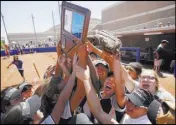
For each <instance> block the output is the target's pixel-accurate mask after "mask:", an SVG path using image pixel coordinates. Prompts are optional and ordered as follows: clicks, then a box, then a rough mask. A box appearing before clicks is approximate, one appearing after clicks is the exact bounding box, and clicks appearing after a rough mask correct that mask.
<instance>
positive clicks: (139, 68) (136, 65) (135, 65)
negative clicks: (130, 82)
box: [127, 62, 142, 75]
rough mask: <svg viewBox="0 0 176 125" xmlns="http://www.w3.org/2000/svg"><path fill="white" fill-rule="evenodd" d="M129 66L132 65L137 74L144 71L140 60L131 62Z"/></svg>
mask: <svg viewBox="0 0 176 125" xmlns="http://www.w3.org/2000/svg"><path fill="white" fill-rule="evenodd" d="M127 66H130V67H131V68H132V70H133V71H135V72H136V74H137V75H140V74H141V72H142V65H141V64H140V63H139V62H131V63H129V64H128V65H127Z"/></svg>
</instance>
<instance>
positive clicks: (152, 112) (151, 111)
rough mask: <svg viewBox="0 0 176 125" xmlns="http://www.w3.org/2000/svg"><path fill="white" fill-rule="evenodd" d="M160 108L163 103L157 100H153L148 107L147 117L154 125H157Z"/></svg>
mask: <svg viewBox="0 0 176 125" xmlns="http://www.w3.org/2000/svg"><path fill="white" fill-rule="evenodd" d="M160 107H161V103H160V102H159V101H157V100H153V101H152V103H151V104H150V105H149V107H148V112H147V116H148V118H149V120H150V121H151V122H152V124H156V117H157V114H158V110H159V108H160Z"/></svg>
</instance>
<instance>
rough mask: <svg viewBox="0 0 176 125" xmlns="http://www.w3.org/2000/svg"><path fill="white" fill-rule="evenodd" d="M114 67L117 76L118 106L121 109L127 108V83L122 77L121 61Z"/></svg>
mask: <svg viewBox="0 0 176 125" xmlns="http://www.w3.org/2000/svg"><path fill="white" fill-rule="evenodd" d="M115 63H116V65H114V70H115V71H114V76H115V94H116V100H117V104H118V105H119V106H120V107H121V108H124V107H125V103H126V97H125V83H124V80H123V77H122V72H121V71H122V68H121V63H120V61H117V62H115Z"/></svg>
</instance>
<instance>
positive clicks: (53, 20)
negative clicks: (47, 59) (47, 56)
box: [52, 11, 57, 40]
mask: <svg viewBox="0 0 176 125" xmlns="http://www.w3.org/2000/svg"><path fill="white" fill-rule="evenodd" d="M52 17H53V28H54V36H55V40H57V35H56V27H55V23H54V13H53V11H52Z"/></svg>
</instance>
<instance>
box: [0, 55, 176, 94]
mask: <svg viewBox="0 0 176 125" xmlns="http://www.w3.org/2000/svg"><path fill="white" fill-rule="evenodd" d="M19 59H20V60H22V61H23V67H24V75H25V78H26V81H27V82H29V83H32V84H35V83H36V81H42V80H43V79H42V78H43V74H44V72H45V71H46V69H47V67H48V66H49V65H52V64H53V65H54V64H55V63H56V59H57V54H56V53H35V54H27V55H19ZM12 60H13V57H12V56H11V57H10V59H5V60H4V59H3V57H1V89H4V88H6V87H7V86H13V85H17V84H20V83H21V82H22V78H21V76H20V74H19V72H18V70H17V69H16V66H14V65H12V66H11V67H10V68H9V69H7V68H6V67H7V66H8V65H9V63H11V62H12ZM33 62H34V63H35V65H36V67H37V69H38V71H39V74H40V77H41V78H40V79H39V77H38V75H37V73H36V71H35V68H34V66H33ZM160 86H161V87H163V88H165V89H166V90H167V91H169V92H170V93H171V94H172V95H174V96H175V77H174V76H173V75H167V76H166V77H165V78H160Z"/></svg>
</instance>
